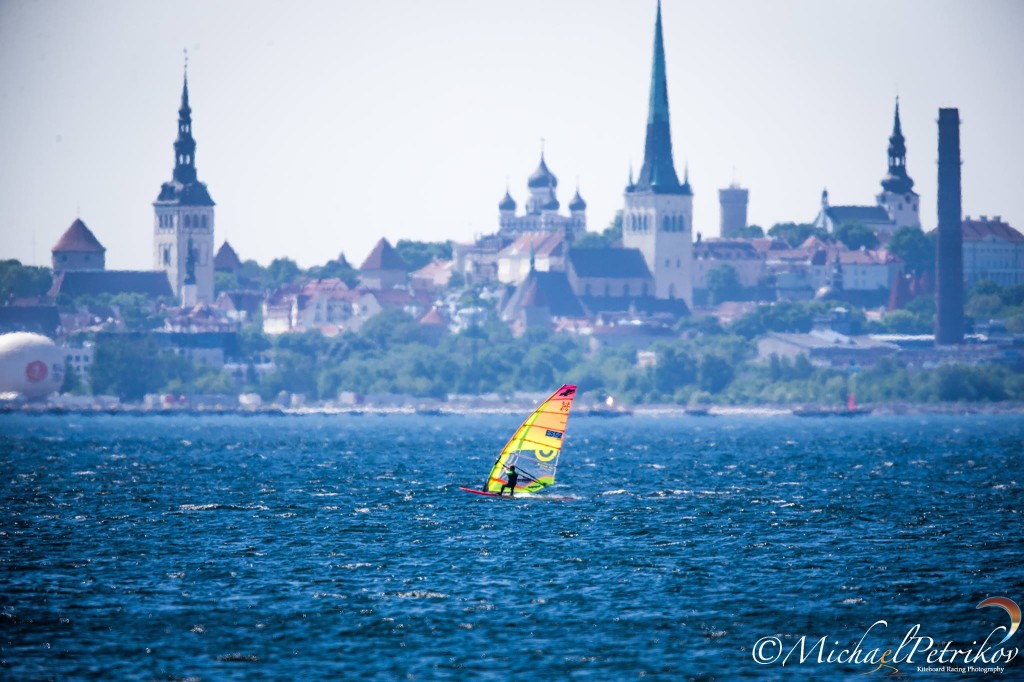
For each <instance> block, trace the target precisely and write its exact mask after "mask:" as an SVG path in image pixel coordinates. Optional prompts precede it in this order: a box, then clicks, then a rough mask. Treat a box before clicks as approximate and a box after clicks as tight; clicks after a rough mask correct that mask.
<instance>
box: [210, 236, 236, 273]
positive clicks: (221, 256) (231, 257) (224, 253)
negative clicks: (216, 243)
mask: <svg viewBox="0 0 1024 682" xmlns="http://www.w3.org/2000/svg"><path fill="white" fill-rule="evenodd" d="M213 269H214V270H217V271H218V272H235V271H236V270H241V269H242V261H241V259H240V258H239V257H238V254H237V253H235V250H234V249H233V248H231V244H228V243H227V241H225V242H224V243H223V244H221V245H220V248H219V249H218V250H217V255H216V256H214V257H213Z"/></svg>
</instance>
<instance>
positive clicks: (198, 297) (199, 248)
mask: <svg viewBox="0 0 1024 682" xmlns="http://www.w3.org/2000/svg"><path fill="white" fill-rule="evenodd" d="M195 154H196V141H195V139H194V138H193V137H192V109H191V108H190V107H189V104H188V66H187V64H186V71H185V79H184V86H183V87H182V90H181V108H180V109H179V110H178V137H177V139H176V140H175V141H174V174H173V176H172V179H171V181H170V182H165V183H164V184H163V185H162V186H161V187H160V195H159V196H158V197H157V198H156V201H154V202H153V209H154V213H155V215H154V220H153V259H154V260H153V262H154V269H156V270H163V271H164V272H166V273H167V279H168V280H169V281H170V283H171V289H172V290H173V291H174V295H175V296H178V297H179V298H182V297H183V296H185V294H188V296H187V298H188V299H190V300H189V301H188V303H190V304H195V303H197V302H198V303H212V302H213V207H214V203H213V199H211V198H210V193H209V192H208V191H207V189H206V185H205V184H204V183H202V182H199V180H198V179H197V176H196V158H195ZM186 284H188V285H189V288H188V291H186V290H185V288H186Z"/></svg>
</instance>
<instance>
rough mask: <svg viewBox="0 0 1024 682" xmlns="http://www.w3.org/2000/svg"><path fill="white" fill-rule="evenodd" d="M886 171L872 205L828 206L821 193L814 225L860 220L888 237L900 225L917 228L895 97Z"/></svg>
mask: <svg viewBox="0 0 1024 682" xmlns="http://www.w3.org/2000/svg"><path fill="white" fill-rule="evenodd" d="M888 159H889V172H888V173H887V174H886V176H885V177H884V178H882V192H881V193H880V194H878V195H877V196H876V197H875V205H874V206H832V205H831V204H829V202H828V190H825V191H823V192H822V193H821V210H820V211H819V212H818V216H817V217H816V218H815V219H814V226H815V227H819V228H824V229H826V230H828V231H829V232H835V230H836V228H838V227H842V225H843V224H844V223H860V224H861V225H864V226H865V227H869V228H871V229H872V230H874V231H875V232H877V233H878V235H879V237H881V238H882V239H883V240H888V238H889V237H891V236H892V234H893V233H894V232H895V231H896V230H898V229H899V228H901V227H920V225H921V218H920V214H919V207H920V205H921V197H920V196H918V194H917V192H915V191H914V189H913V188H914V181H913V180H912V179H911V178H910V176H909V175H907V143H906V139H905V138H904V137H903V127H902V126H901V125H900V101H899V99H898V98H897V100H896V113H895V114H894V115H893V123H892V135H890V136H889V149H888Z"/></svg>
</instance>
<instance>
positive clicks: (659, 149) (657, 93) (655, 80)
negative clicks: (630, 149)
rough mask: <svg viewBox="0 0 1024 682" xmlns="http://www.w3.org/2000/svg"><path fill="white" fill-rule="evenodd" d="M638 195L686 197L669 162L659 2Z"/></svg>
mask: <svg viewBox="0 0 1024 682" xmlns="http://www.w3.org/2000/svg"><path fill="white" fill-rule="evenodd" d="M636 190H637V191H641V192H644V191H651V192H655V193H658V194H686V193H687V192H686V189H685V188H684V187H683V186H680V184H679V177H678V176H677V175H676V170H675V166H674V164H673V162H672V132H671V130H670V128H669V114H668V84H667V79H666V73H665V41H664V38H663V37H662V30H661V2H660V0H659V2H658V14H657V19H656V20H655V24H654V61H653V64H652V66H651V97H650V102H649V108H648V113H647V138H646V140H645V141H644V165H643V166H642V167H641V168H640V177H639V178H638V179H637V183H636Z"/></svg>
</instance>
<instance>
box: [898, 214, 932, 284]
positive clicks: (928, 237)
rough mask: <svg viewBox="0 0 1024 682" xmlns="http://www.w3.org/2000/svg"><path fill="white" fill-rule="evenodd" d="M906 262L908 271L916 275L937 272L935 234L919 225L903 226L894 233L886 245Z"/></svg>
mask: <svg viewBox="0 0 1024 682" xmlns="http://www.w3.org/2000/svg"><path fill="white" fill-rule="evenodd" d="M886 248H887V249H888V250H889V252H890V253H892V254H893V255H895V256H897V257H898V258H899V259H900V260H902V261H903V263H904V268H905V269H906V271H907V272H912V273H914V274H916V275H923V274H926V273H928V274H931V273H934V272H935V235H934V233H929V234H925V233H924V232H922V231H921V228H920V227H918V226H916V225H915V226H913V227H901V228H899V229H898V230H896V232H894V233H893V235H892V237H891V238H890V239H889V243H888V245H887V246H886Z"/></svg>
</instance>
